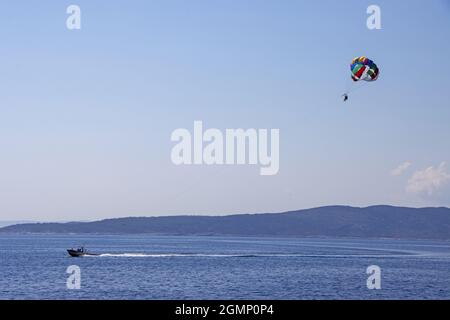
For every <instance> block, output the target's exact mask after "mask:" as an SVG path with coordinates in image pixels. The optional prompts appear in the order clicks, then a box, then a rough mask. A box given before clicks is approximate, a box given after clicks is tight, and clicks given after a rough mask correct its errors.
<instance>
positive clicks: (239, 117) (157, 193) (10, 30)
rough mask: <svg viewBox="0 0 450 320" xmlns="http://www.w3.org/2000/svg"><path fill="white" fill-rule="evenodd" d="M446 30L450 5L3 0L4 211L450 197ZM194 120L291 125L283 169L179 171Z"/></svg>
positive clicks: (276, 207)
mask: <svg viewBox="0 0 450 320" xmlns="http://www.w3.org/2000/svg"><path fill="white" fill-rule="evenodd" d="M70 4H77V5H79V6H80V8H81V11H82V16H81V21H82V29H81V30H68V29H67V28H66V18H67V16H68V15H67V14H66V8H67V6H68V5H70ZM370 4H376V5H378V6H380V8H381V23H382V29H381V30H369V29H368V28H367V27H366V19H367V17H368V15H367V13H366V9H367V7H368V6H369V5H370ZM449 39H450V2H449V1H444V0H432V1H410V0H408V1H378V0H375V1H363V0H358V1H356V0H355V1H287V0H284V1H278V0H277V1H275V0H270V1H269V0H268V1H262V0H260V1H256V0H252V1H250V0H239V1H224V0H222V1H215V0H214V1H211V0H193V1H181V0H179V1H178V0H171V1H162V0H161V1H156V0H155V1H134V0H133V1H85V0H73V1H61V0H58V1H56V0H55V1H42V2H39V3H38V2H36V3H34V2H30V1H24V0H16V1H5V0H1V2H0V41H1V45H0V150H1V151H0V220H23V219H31V220H45V221H47V220H76V219H83V220H93V219H100V218H106V217H119V216H130V215H134V216H135V215H138V216H142V215H173V214H229V213H247V212H279V211H285V210H293V209H300V208H307V207H314V206H322V205H331V204H346V205H355V206H367V205H373V204H392V205H404V206H450V187H449V180H450V63H449V61H448V58H449V57H450V41H449ZM361 55H366V56H368V57H370V58H371V59H373V60H374V61H375V62H376V63H377V65H378V66H379V67H380V69H381V74H380V78H379V79H378V81H377V82H374V83H368V84H365V85H364V86H361V87H358V90H355V91H354V92H352V93H351V94H350V99H349V101H347V102H346V103H343V102H342V100H341V97H340V95H341V94H342V93H343V90H345V88H346V84H348V83H349V81H348V79H349V76H350V75H349V74H350V72H349V64H350V62H351V60H352V59H353V58H354V57H356V56H361ZM194 120H202V121H203V124H204V126H205V127H206V128H218V129H221V130H225V129H226V128H239V127H241V128H267V129H271V128H278V129H280V144H281V145H280V171H279V173H278V174H277V175H275V176H260V175H259V167H258V166H250V165H244V166H175V165H174V164H173V163H172V162H171V160H170V151H171V149H172V147H173V146H174V143H173V142H171V141H170V135H171V133H172V131H173V130H175V129H177V128H187V129H189V130H191V131H192V126H193V121H194ZM447 163H448V164H447Z"/></svg>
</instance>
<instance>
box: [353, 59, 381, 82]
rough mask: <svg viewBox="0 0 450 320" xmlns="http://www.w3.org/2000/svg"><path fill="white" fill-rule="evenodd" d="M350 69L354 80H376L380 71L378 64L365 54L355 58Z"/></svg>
mask: <svg viewBox="0 0 450 320" xmlns="http://www.w3.org/2000/svg"><path fill="white" fill-rule="evenodd" d="M350 70H351V72H352V79H353V81H359V80H364V81H375V80H377V79H378V75H379V73H380V70H379V69H378V67H377V65H376V64H375V63H374V62H373V61H372V60H370V59H368V58H366V57H364V56H363V57H357V58H355V59H353V61H352V64H351V65H350Z"/></svg>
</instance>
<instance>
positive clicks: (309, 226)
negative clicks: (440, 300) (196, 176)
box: [0, 206, 450, 240]
mask: <svg viewBox="0 0 450 320" xmlns="http://www.w3.org/2000/svg"><path fill="white" fill-rule="evenodd" d="M0 233H59V234H69V233H72V234H73V233H75V234H152V235H210V236H213V235H214V236H216V235H220V236H226V235H229V236H273V237H356V238H397V239H440V240H450V209H449V208H444V207H436V208H405V207H393V206H371V207H366V208H358V207H349V206H327V207H319V208H312V209H304V210H297V211H290V212H284V213H265V214H237V215H228V216H193V215H182V216H161V217H129V218H117V219H107V220H101V221H95V222H69V223H26V224H16V225H11V226H7V227H3V228H0Z"/></svg>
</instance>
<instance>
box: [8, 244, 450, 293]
mask: <svg viewBox="0 0 450 320" xmlns="http://www.w3.org/2000/svg"><path fill="white" fill-rule="evenodd" d="M80 244H84V245H86V246H87V247H88V248H89V249H90V251H92V252H96V253H101V255H100V256H98V257H83V258H71V257H69V256H68V255H67V253H66V251H65V250H66V249H67V248H69V247H73V246H77V245H80ZM70 265H77V266H79V267H80V268H81V289H80V290H68V289H67V288H66V281H67V278H68V276H69V274H67V273H66V270H67V268H68V267H69V266H70ZM370 265H378V266H379V267H380V268H381V273H382V280H381V287H382V288H381V290H368V289H367V286H366V280H367V277H368V275H367V274H366V268H367V267H368V266H370ZM0 299H450V242H445V241H442V242H440V241H401V240H351V239H345V240H344V239H313V238H303V239H292V238H238V237H165V236H144V235H139V236H116V235H114V236H85V235H0Z"/></svg>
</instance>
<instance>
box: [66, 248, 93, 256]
mask: <svg viewBox="0 0 450 320" xmlns="http://www.w3.org/2000/svg"><path fill="white" fill-rule="evenodd" d="M67 253H69V255H70V256H71V257H83V256H98V255H99V254H98V253H90V252H88V251H87V250H86V248H85V247H79V248H77V249H73V248H72V249H68V250H67Z"/></svg>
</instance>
